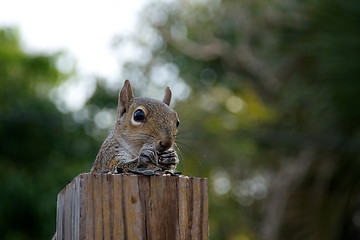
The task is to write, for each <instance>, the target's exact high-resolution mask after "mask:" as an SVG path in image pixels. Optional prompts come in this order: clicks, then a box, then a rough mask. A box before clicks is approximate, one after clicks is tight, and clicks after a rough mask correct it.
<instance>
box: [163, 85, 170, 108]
mask: <svg viewBox="0 0 360 240" xmlns="http://www.w3.org/2000/svg"><path fill="white" fill-rule="evenodd" d="M163 102H164V103H165V104H166V105H168V106H170V102H171V90H170V88H169V87H167V88H166V89H165V96H164V99H163Z"/></svg>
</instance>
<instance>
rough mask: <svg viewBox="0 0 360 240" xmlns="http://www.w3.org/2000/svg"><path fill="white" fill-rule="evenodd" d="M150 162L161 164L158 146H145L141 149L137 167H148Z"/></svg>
mask: <svg viewBox="0 0 360 240" xmlns="http://www.w3.org/2000/svg"><path fill="white" fill-rule="evenodd" d="M148 164H153V165H155V166H157V165H158V164H159V162H158V154H157V152H156V148H155V147H152V146H144V147H143V148H142V149H141V152H140V156H139V163H138V166H137V168H141V167H144V168H146V166H147V165H148Z"/></svg>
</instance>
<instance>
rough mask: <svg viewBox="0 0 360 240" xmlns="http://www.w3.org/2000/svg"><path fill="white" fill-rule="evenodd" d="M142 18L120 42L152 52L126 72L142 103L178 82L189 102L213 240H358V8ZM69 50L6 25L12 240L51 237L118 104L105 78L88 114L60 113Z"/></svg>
mask: <svg viewBox="0 0 360 240" xmlns="http://www.w3.org/2000/svg"><path fill="white" fill-rule="evenodd" d="M141 16H142V21H141V22H140V24H139V26H138V29H137V31H136V32H135V33H134V34H133V35H131V36H119V39H118V41H117V43H116V47H119V48H121V46H122V44H124V43H126V42H131V43H132V44H135V45H136V47H137V48H138V49H139V51H140V52H141V54H140V58H139V59H138V60H137V59H135V60H132V61H130V62H128V63H127V64H126V65H125V67H124V70H125V71H126V74H127V75H128V76H129V77H130V80H131V81H132V82H133V81H134V82H135V84H134V86H135V87H137V88H136V89H135V93H136V95H141V96H146V95H147V91H148V89H150V88H152V89H154V88H156V89H162V88H163V86H162V85H163V83H164V82H167V83H169V84H170V85H172V86H175V87H173V91H175V90H176V89H180V90H181V89H182V91H183V92H182V96H187V97H181V96H178V98H177V99H176V100H177V101H176V102H175V104H174V108H175V109H176V111H177V112H178V113H179V115H180V119H181V124H180V132H179V136H178V140H177V142H178V143H177V145H178V147H179V149H180V159H181V162H180V164H179V167H178V169H179V170H181V171H182V172H183V174H185V175H189V176H200V177H208V178H209V194H210V197H209V203H210V238H211V239H238V240H250V239H267V240H271V239H319V240H320V239H359V238H360V205H359V204H360V159H359V153H360V131H359V130H360V129H359V122H360V111H359V110H358V107H357V106H359V105H360V100H359V99H360V98H359V90H360V82H359V79H358V78H359V76H360V64H359V63H360V31H359V29H360V2H358V1H355V0H349V1H340V0H316V1H283V2H281V1H263V0H256V1H254V0H241V1H234V0H223V1H219V0H207V1H205V0H197V1H195V0H194V1H190V0H188V1H185V0H184V1H157V2H151V3H149V5H148V6H146V7H145V8H144V10H143V12H142V13H141ZM115 42H116V41H115ZM60 56H61V53H58V54H54V55H34V54H25V53H24V52H23V51H22V50H21V48H20V46H19V36H18V35H17V32H16V31H15V30H12V29H4V30H1V31H0V135H1V144H0V163H1V168H0V171H1V174H0V183H1V188H2V189H1V190H2V195H1V196H2V197H1V198H0V212H1V218H0V237H1V239H48V238H50V236H51V235H52V233H53V232H54V230H55V212H56V209H55V206H56V194H57V193H58V192H59V191H60V190H61V189H62V188H63V187H64V186H65V185H66V184H67V183H68V182H70V181H71V179H72V178H73V177H75V176H76V175H77V174H78V173H80V172H84V171H88V170H89V169H90V166H91V164H92V161H93V159H94V158H95V155H96V153H97V150H98V148H99V146H100V144H101V141H102V140H103V139H104V137H105V136H106V134H107V132H106V130H105V129H104V126H106V124H105V125H101V124H99V122H98V121H97V120H96V119H99V118H102V117H104V116H112V115H113V114H114V110H115V109H116V103H117V100H116V96H117V91H118V89H115V90H114V89H113V90H111V89H109V88H108V87H106V84H104V81H102V80H98V81H97V88H96V91H95V93H94V94H93V96H92V97H91V98H90V99H89V100H88V102H87V103H86V105H85V106H84V108H83V109H82V110H80V111H78V112H74V113H63V112H60V111H59V110H57V108H56V107H55V105H54V103H53V102H51V101H50V100H49V92H51V91H52V90H53V89H54V88H56V87H57V86H59V85H60V84H61V83H63V82H64V81H65V80H66V79H67V78H68V77H69V76H68V75H66V74H64V73H61V72H60V71H58V70H57V67H56V66H57V61H58V58H59V57H60ZM159 69H160V70H161V71H160V70H159ZM164 72H165V73H166V74H162V75H161V74H160V73H164ZM185 85H186V86H187V87H186V88H184V87H183V88H181V87H179V86H185ZM186 89H188V90H186ZM158 97H159V98H161V96H158Z"/></svg>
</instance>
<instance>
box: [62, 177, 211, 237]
mask: <svg viewBox="0 0 360 240" xmlns="http://www.w3.org/2000/svg"><path fill="white" fill-rule="evenodd" d="M56 230H57V237H56V239H57V240H59V239H129V240H133V239H153V240H158V239H169V240H173V239H174V240H175V239H208V237H209V228H208V193H207V179H205V178H193V177H191V178H189V177H184V176H139V175H120V174H117V175H113V174H90V173H83V174H80V175H78V176H77V177H75V178H74V179H73V181H72V182H71V183H70V184H69V185H67V186H66V187H65V188H64V189H63V190H62V191H61V192H60V193H59V194H58V200H57V224H56Z"/></svg>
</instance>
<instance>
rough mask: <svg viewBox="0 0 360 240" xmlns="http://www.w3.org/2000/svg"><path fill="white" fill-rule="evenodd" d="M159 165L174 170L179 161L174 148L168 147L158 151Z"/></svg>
mask: <svg viewBox="0 0 360 240" xmlns="http://www.w3.org/2000/svg"><path fill="white" fill-rule="evenodd" d="M158 154H159V166H160V167H161V168H162V169H163V170H174V169H175V168H176V165H177V164H178V163H179V158H178V155H177V154H176V152H175V150H174V149H169V150H167V151H164V152H159V153H158Z"/></svg>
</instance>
